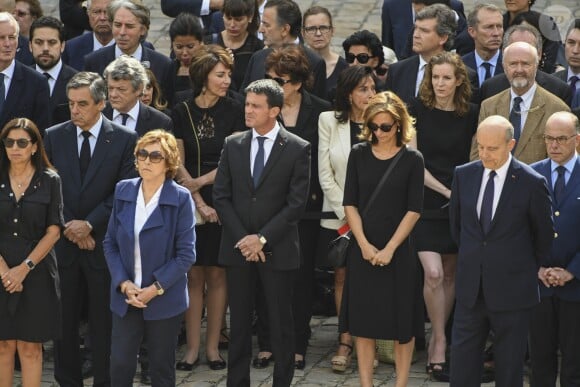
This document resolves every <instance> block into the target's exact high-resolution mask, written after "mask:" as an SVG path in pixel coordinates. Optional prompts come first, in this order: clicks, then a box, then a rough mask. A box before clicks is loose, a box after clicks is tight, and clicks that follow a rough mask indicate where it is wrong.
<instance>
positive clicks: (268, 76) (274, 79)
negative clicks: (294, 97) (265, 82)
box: [264, 74, 292, 87]
mask: <svg viewBox="0 0 580 387" xmlns="http://www.w3.org/2000/svg"><path fill="white" fill-rule="evenodd" d="M264 78H265V79H271V80H273V81H274V82H276V83H277V84H279V85H280V86H281V87H284V85H285V84H287V83H290V82H292V80H291V79H288V80H286V79H283V78H280V77H273V76H271V75H270V74H266V75H264Z"/></svg>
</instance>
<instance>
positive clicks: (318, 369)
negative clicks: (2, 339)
mask: <svg viewBox="0 0 580 387" xmlns="http://www.w3.org/2000/svg"><path fill="white" fill-rule="evenodd" d="M144 2H145V3H146V4H148V5H149V6H150V8H151V19H152V20H151V29H150V31H149V36H148V40H149V41H151V42H153V44H154V45H155V47H156V49H157V50H159V51H160V52H162V53H164V54H168V53H169V49H170V42H169V37H168V33H167V32H168V30H169V23H170V22H171V19H170V18H168V17H166V16H165V15H163V14H162V13H161V7H160V5H159V0H144ZM297 2H298V4H299V5H300V8H301V9H302V10H303V11H304V10H305V9H307V8H308V7H310V6H311V5H314V4H318V5H322V6H325V7H327V8H328V9H329V10H330V11H331V12H332V14H333V15H334V26H335V35H334V38H333V41H332V44H333V47H335V50H336V51H337V52H340V53H342V49H341V43H342V41H343V40H344V38H346V37H347V36H349V35H350V34H351V33H353V32H354V31H357V30H360V29H368V30H370V31H372V32H374V33H376V34H378V35H379V36H380V32H381V23H380V18H381V5H382V0H375V1H371V0H323V1H310V0H297ZM490 2H491V3H494V4H496V5H498V6H500V7H501V8H503V6H504V2H503V0H490ZM41 3H42V6H43V9H44V10H45V14H48V15H54V16H58V5H57V4H58V2H57V1H55V0H41ZM463 3H464V5H465V9H466V12H467V11H469V10H470V9H471V7H472V6H473V4H474V3H475V0H464V1H463ZM533 9H534V10H537V11H546V13H548V14H549V15H551V16H553V17H554V18H555V19H556V21H557V22H558V25H559V27H560V29H561V30H564V31H565V29H566V27H567V25H568V23H569V21H570V20H571V18H573V17H580V1H578V0H538V1H537V2H536V4H535V5H534V8H533ZM311 325H312V338H311V340H310V347H309V349H308V353H307V356H306V369H305V370H304V371H297V372H296V373H295V376H294V381H293V385H296V386H298V385H299V386H304V387H314V386H325V387H330V386H358V385H359V382H358V373H357V372H356V362H353V364H352V367H351V369H350V370H348V372H346V373H345V374H335V373H333V372H332V370H331V368H330V359H331V358H332V356H333V355H334V352H335V350H336V337H337V319H336V317H328V318H321V317H315V318H313V319H312V322H311ZM47 348H48V350H47V351H46V361H45V365H44V373H43V382H42V385H43V387H45V386H56V382H55V381H54V378H53V376H52V371H53V363H52V358H51V351H50V347H49V346H47ZM202 348H203V346H202ZM183 351H184V348H183V347H181V348H180V349H179V354H178V359H179V357H180V356H181V354H182V353H183ZM256 351H257V349H255V352H256ZM223 355H224V357H226V355H227V354H226V353H224V354H223ZM226 359H227V357H226ZM202 360H203V359H202ZM272 370H273V368H272V366H270V367H269V368H267V369H264V370H255V369H252V387H254V386H256V387H257V386H271V385H272ZM394 379H395V375H394V367H393V366H392V365H389V364H383V363H381V364H380V365H379V367H378V369H377V371H376V373H375V386H394ZM225 381H226V371H225V370H223V371H211V370H210V369H209V368H208V367H207V366H206V365H199V366H198V367H196V368H195V369H194V370H193V371H192V372H182V371H177V383H178V385H180V386H191V387H205V386H225V385H226V384H225ZM17 383H20V379H19V374H17ZM91 384H92V380H91V379H87V380H85V385H87V386H89V385H91ZM135 385H139V384H138V383H135ZM408 385H409V387H419V386H421V387H427V386H433V387H435V386H445V385H447V384H446V383H437V382H433V381H430V380H429V377H428V375H427V374H426V373H425V352H424V351H422V352H418V353H417V360H416V362H415V363H414V364H413V366H412V368H411V377H410V380H409V384H408ZM493 385H494V383H489V384H486V385H483V386H493ZM526 386H527V384H526Z"/></svg>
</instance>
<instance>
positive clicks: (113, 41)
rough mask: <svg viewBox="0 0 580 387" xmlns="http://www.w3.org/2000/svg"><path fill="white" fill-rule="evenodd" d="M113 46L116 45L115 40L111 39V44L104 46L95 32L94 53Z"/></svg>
mask: <svg viewBox="0 0 580 387" xmlns="http://www.w3.org/2000/svg"><path fill="white" fill-rule="evenodd" d="M113 44H115V39H111V40H109V43H107V44H105V45H103V44H102V43H101V42H99V39H97V35H95V33H94V32H93V51H97V50H98V49H100V48H103V47H109V46H112V45H113Z"/></svg>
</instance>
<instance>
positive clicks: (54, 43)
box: [30, 16, 77, 125]
mask: <svg viewBox="0 0 580 387" xmlns="http://www.w3.org/2000/svg"><path fill="white" fill-rule="evenodd" d="M64 46H65V42H64V25H63V24H62V22H61V21H60V20H58V19H56V18H54V17H52V16H42V17H41V18H39V19H36V20H35V21H34V22H33V23H32V25H31V26H30V50H31V51H32V55H33V56H34V62H35V65H34V68H35V70H36V71H37V72H38V73H40V74H42V75H43V76H44V77H46V80H47V81H48V87H49V89H50V104H49V109H50V117H51V121H50V122H51V124H52V125H54V124H57V123H60V122H64V121H68V120H69V119H70V110H69V108H68V98H67V97H66V85H67V83H68V81H69V80H70V79H71V78H72V76H73V75H75V74H76V73H77V71H76V70H75V69H73V68H72V67H69V66H67V65H65V64H64V63H62V60H61V54H62V51H63V50H64Z"/></svg>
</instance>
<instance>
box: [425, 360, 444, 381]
mask: <svg viewBox="0 0 580 387" xmlns="http://www.w3.org/2000/svg"><path fill="white" fill-rule="evenodd" d="M429 366H430V368H431V378H432V379H433V380H435V381H438V382H442V383H449V366H448V365H447V363H431V364H430V365H429Z"/></svg>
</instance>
